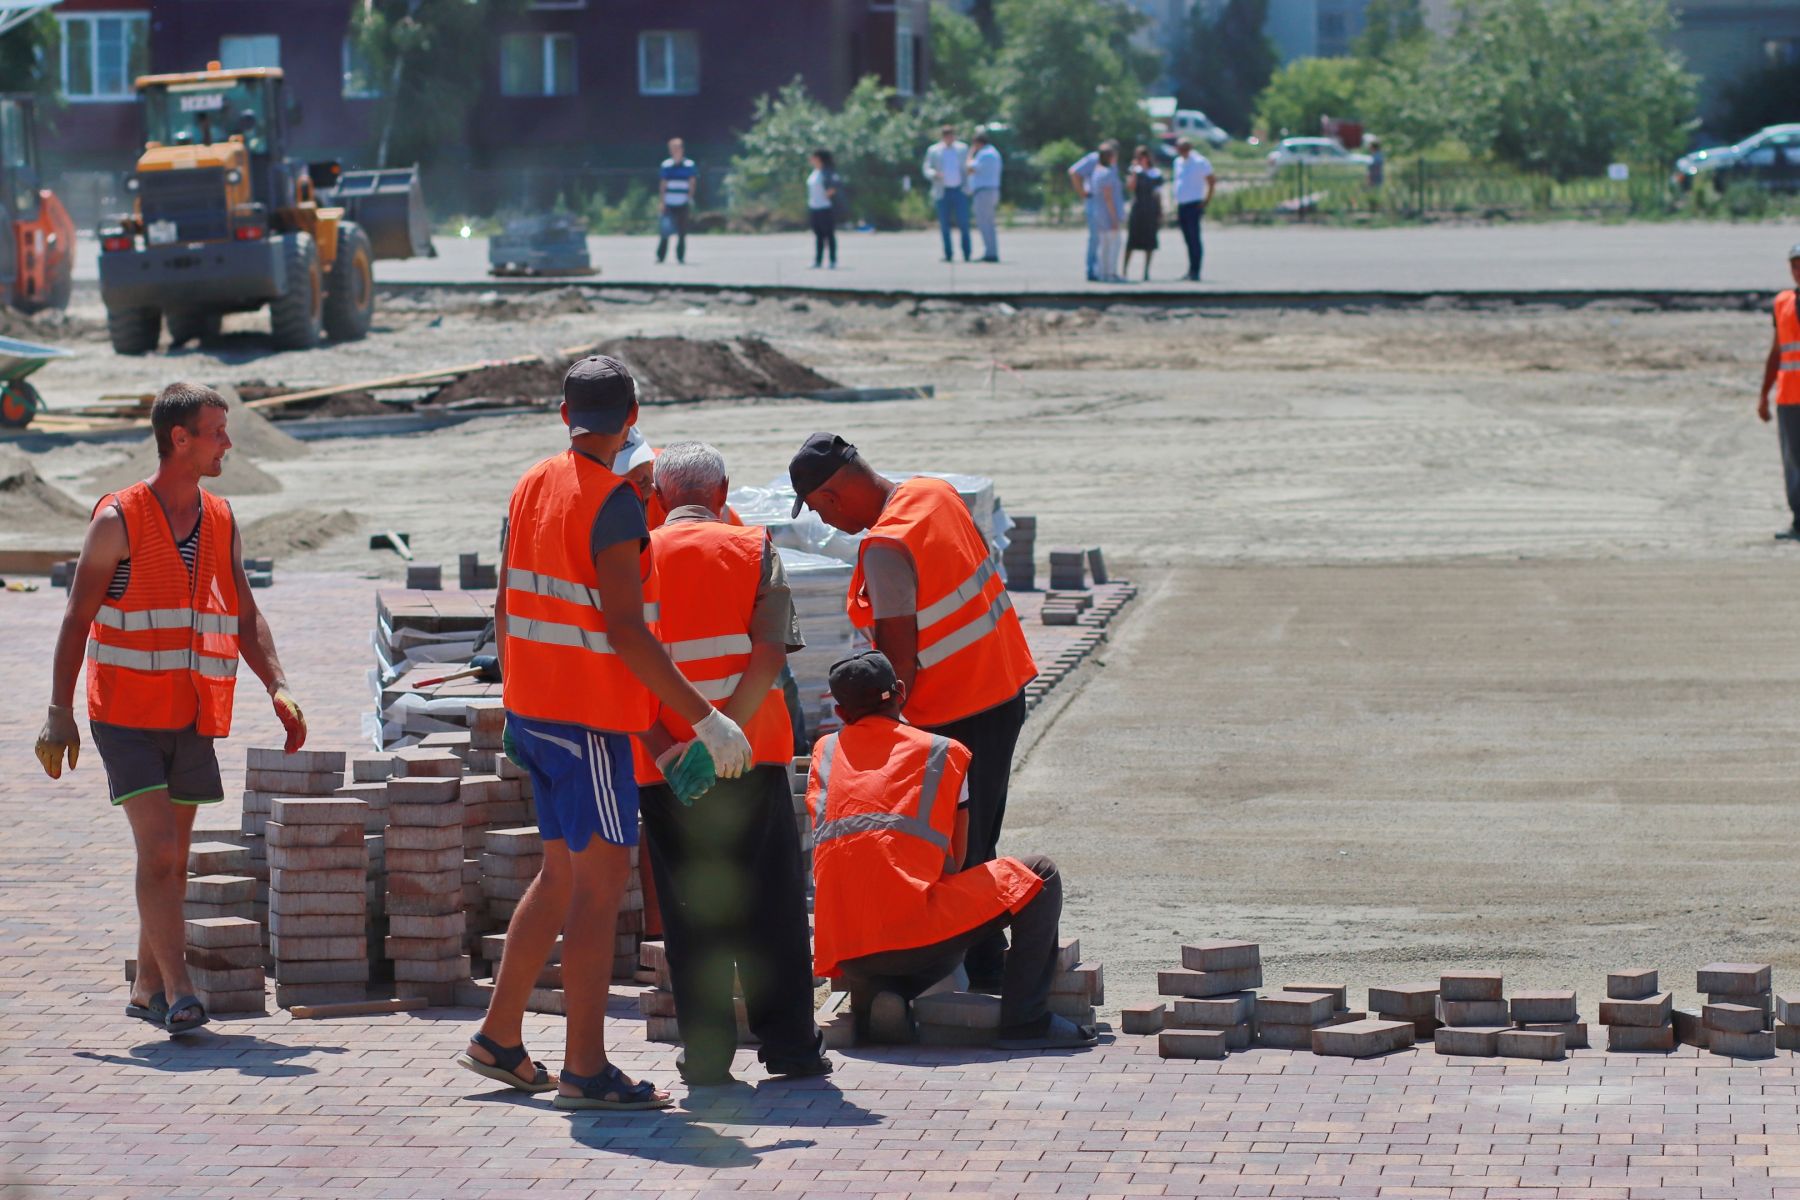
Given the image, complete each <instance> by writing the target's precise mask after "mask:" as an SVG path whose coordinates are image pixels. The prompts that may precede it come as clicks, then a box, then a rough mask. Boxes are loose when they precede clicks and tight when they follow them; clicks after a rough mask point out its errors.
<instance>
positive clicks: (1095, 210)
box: [1069, 139, 1119, 283]
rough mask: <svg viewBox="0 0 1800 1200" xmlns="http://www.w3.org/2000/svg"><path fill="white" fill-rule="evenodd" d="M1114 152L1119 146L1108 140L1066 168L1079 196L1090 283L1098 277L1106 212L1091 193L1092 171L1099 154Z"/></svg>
mask: <svg viewBox="0 0 1800 1200" xmlns="http://www.w3.org/2000/svg"><path fill="white" fill-rule="evenodd" d="M1109 146H1110V147H1112V150H1113V153H1114V154H1117V153H1118V151H1119V143H1117V142H1115V141H1112V140H1110V139H1109V140H1107V141H1104V142H1101V143H1100V148H1099V149H1098V150H1090V151H1088V152H1087V153H1086V154H1084V155H1082V156H1081V157H1080V158H1078V159H1076V160H1075V161H1074V163H1072V164H1071V165H1070V167H1069V186H1070V187H1072V188H1074V189H1075V194H1076V195H1078V196H1080V197H1081V213H1082V216H1083V217H1084V218H1086V220H1087V233H1088V236H1087V277H1088V281H1089V282H1090V283H1092V282H1095V281H1097V280H1099V278H1100V269H1099V266H1100V234H1101V231H1102V225H1101V217H1102V216H1103V215H1104V213H1105V202H1104V201H1103V200H1102V199H1101V197H1100V194H1099V193H1098V192H1096V191H1095V190H1094V172H1095V171H1096V170H1097V169H1098V168H1099V166H1100V154H1101V152H1102V151H1104V150H1105V149H1106V148H1107V147H1109Z"/></svg>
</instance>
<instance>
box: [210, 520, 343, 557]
mask: <svg viewBox="0 0 1800 1200" xmlns="http://www.w3.org/2000/svg"><path fill="white" fill-rule="evenodd" d="M360 523H361V522H360V520H359V519H358V517H357V515H356V514H355V513H353V512H351V511H349V510H348V509H343V508H340V509H338V510H337V511H336V512H328V513H327V512H320V511H319V510H318V509H316V508H296V509H292V510H290V511H288V512H278V513H270V514H269V515H268V516H266V517H258V518H257V519H256V520H254V521H246V522H244V523H243V525H241V526H240V527H239V530H238V532H239V533H240V534H242V536H243V539H244V553H245V554H246V555H249V556H251V557H256V558H261V557H263V556H265V555H267V556H274V557H279V556H280V555H283V554H298V553H300V552H301V551H304V550H317V549H318V548H319V547H321V546H323V545H325V543H327V542H329V541H331V540H332V539H333V538H336V537H341V536H343V535H344V534H346V533H354V532H355V531H356V527H357V525H358V524H360Z"/></svg>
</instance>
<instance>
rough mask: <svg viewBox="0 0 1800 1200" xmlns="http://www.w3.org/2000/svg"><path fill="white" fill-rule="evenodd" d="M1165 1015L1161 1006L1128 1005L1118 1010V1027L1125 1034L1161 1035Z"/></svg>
mask: <svg viewBox="0 0 1800 1200" xmlns="http://www.w3.org/2000/svg"><path fill="white" fill-rule="evenodd" d="M1165 1015H1166V1010H1165V1008H1164V1006H1163V1005H1161V1004H1128V1005H1126V1006H1125V1007H1123V1008H1121V1009H1120V1010H1119V1025H1120V1027H1121V1028H1122V1029H1124V1031H1125V1032H1126V1033H1134V1034H1142V1033H1161V1032H1162V1027H1163V1017H1164V1016H1165Z"/></svg>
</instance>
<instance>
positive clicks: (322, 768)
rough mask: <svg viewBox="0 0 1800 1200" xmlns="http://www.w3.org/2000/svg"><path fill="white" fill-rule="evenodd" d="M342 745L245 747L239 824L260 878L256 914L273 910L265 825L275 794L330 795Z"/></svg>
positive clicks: (339, 777) (264, 916)
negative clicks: (326, 747) (320, 747)
mask: <svg viewBox="0 0 1800 1200" xmlns="http://www.w3.org/2000/svg"><path fill="white" fill-rule="evenodd" d="M345 758H346V756H345V754H344V752H343V751H342V750H299V751H296V752H294V753H293V754H289V753H287V752H286V751H285V750H283V749H282V748H281V747H279V746H252V747H250V748H249V749H248V750H246V751H245V752H244V808H243V821H242V824H241V829H242V831H243V835H244V839H245V842H244V844H245V846H246V847H247V848H248V849H249V851H250V874H251V875H252V876H253V877H254V878H255V879H256V912H255V914H254V915H255V917H256V919H257V920H260V921H262V922H263V924H264V928H265V944H266V940H267V925H268V915H269V854H268V844H267V842H266V841H265V840H264V837H263V830H264V827H265V826H266V825H267V824H268V822H269V815H270V813H271V812H272V811H273V806H274V802H275V798H276V797H277V796H331V795H335V794H336V793H337V791H338V789H339V788H341V787H342V786H343V784H344V762H345Z"/></svg>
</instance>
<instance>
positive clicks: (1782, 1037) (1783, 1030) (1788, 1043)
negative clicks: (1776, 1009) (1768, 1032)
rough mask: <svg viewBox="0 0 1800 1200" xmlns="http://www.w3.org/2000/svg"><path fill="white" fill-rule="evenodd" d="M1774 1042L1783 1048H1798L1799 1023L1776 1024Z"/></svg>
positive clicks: (1799, 1046)
mask: <svg viewBox="0 0 1800 1200" xmlns="http://www.w3.org/2000/svg"><path fill="white" fill-rule="evenodd" d="M1775 1044H1776V1045H1777V1046H1779V1047H1781V1049H1783V1050H1800V1025H1777V1026H1776V1027H1775Z"/></svg>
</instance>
